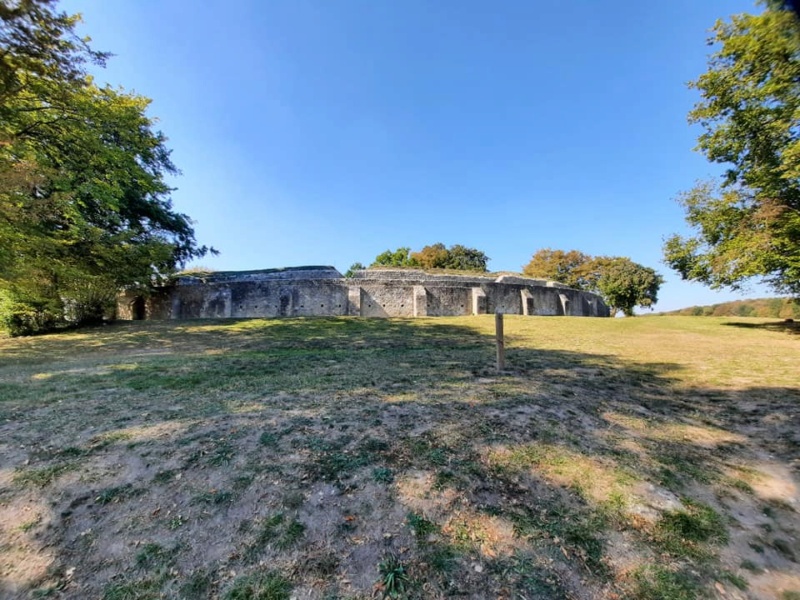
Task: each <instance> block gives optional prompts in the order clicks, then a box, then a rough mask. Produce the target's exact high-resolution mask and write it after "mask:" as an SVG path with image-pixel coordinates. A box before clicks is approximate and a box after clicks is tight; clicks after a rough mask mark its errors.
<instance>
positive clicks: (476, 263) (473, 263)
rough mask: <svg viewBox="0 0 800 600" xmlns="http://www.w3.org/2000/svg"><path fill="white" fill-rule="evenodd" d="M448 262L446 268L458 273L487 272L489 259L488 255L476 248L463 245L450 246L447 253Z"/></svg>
mask: <svg viewBox="0 0 800 600" xmlns="http://www.w3.org/2000/svg"><path fill="white" fill-rule="evenodd" d="M447 254H448V256H447V262H446V263H445V268H447V269H455V270H458V271H481V272H485V271H486V265H487V264H488V263H489V257H488V256H486V253H484V252H481V251H480V250H478V249H476V248H468V247H467V246H462V245H461V244H455V245H453V246H450V248H449V249H448V251H447Z"/></svg>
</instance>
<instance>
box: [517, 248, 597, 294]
mask: <svg viewBox="0 0 800 600" xmlns="http://www.w3.org/2000/svg"><path fill="white" fill-rule="evenodd" d="M591 260H592V257H591V256H589V255H588V254H584V253H583V252H579V251H578V250H569V251H568V252H564V251H563V250H552V249H551V248H542V249H541V250H537V251H536V252H535V253H534V255H533V256H532V257H531V260H530V262H528V264H527V265H525V266H524V267H523V268H522V272H523V274H525V275H527V276H528V277H535V278H538V279H547V280H550V281H557V282H558V283H563V284H564V285H568V286H569V287H572V288H575V289H578V290H582V289H587V288H588V287H590V283H589V281H588V280H587V277H588V276H589V275H590V272H589V271H588V269H587V267H588V266H589V263H590V262H591Z"/></svg>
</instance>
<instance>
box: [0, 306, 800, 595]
mask: <svg viewBox="0 0 800 600" xmlns="http://www.w3.org/2000/svg"><path fill="white" fill-rule="evenodd" d="M476 323H479V322H478V321H476ZM487 323H488V320H487ZM485 325H486V323H484V328H483V329H481V328H480V327H477V326H470V325H460V324H450V323H441V322H436V321H435V320H411V319H408V320H401V319H397V320H378V319H345V318H343V319H306V320H302V319H287V320H271V321H265V320H240V321H239V320H237V321H232V320H224V321H192V322H181V323H133V324H120V325H115V326H112V327H104V328H100V329H97V330H94V331H89V332H85V335H83V334H82V335H80V336H77V337H76V338H74V339H70V338H69V337H68V336H63V335H59V336H53V337H50V338H48V337H39V338H37V339H36V340H35V344H25V345H23V346H20V348H21V349H19V350H17V351H16V353H15V351H12V353H11V354H12V356H13V361H12V362H11V363H9V364H6V365H5V370H2V371H0V373H2V376H1V377H0V394H1V395H2V398H3V401H2V402H0V411H2V415H0V416H2V417H3V420H2V421H0V422H2V423H4V425H2V427H1V428H0V434H2V436H3V437H4V438H5V439H6V440H8V442H7V443H6V445H5V446H0V450H2V451H4V452H5V454H6V456H7V460H4V465H7V467H5V468H7V469H9V470H10V469H16V471H14V473H13V476H12V477H10V478H6V479H8V480H9V481H10V482H11V483H10V484H9V485H7V486H5V487H3V488H0V494H2V496H1V497H2V499H3V500H4V502H5V505H6V506H14V505H15V503H17V502H19V503H24V502H29V501H30V499H31V497H33V498H34V499H35V500H36V501H38V502H39V503H40V504H41V506H48V507H51V508H48V509H47V511H49V512H48V513H47V515H46V516H43V518H42V520H43V522H47V523H48V524H49V527H48V528H47V529H46V530H45V529H41V530H40V529H37V527H36V526H33V527H32V529H31V531H32V534H31V536H33V537H31V536H28V535H27V534H28V532H22V531H20V530H14V531H13V532H12V531H11V530H10V529H9V530H3V535H4V537H8V538H13V539H12V540H11V541H14V540H21V539H24V540H26V541H27V543H29V544H31V545H32V547H37V545H41V547H42V548H44V547H47V548H50V549H54V550H55V552H56V556H55V558H54V560H53V563H52V564H51V565H50V567H49V570H48V571H47V572H43V573H41V574H40V575H39V576H38V578H37V577H33V578H31V579H30V580H25V581H24V582H20V583H18V584H13V586H14V587H8V586H9V585H12V584H9V583H6V584H5V585H6V586H7V590H3V589H2V588H0V593H5V592H8V593H7V595H9V596H11V597H13V595H14V593H20V594H22V593H27V591H28V590H30V589H31V588H34V587H39V588H40V589H45V588H46V587H47V586H48V585H54V586H59V585H61V586H66V589H67V590H72V592H71V593H73V594H75V593H78V592H77V591H76V590H78V589H80V590H82V591H83V592H85V593H86V594H87V595H89V596H92V597H97V596H99V597H103V595H104V594H105V595H106V596H108V595H109V593H108V590H109V589H111V587H109V586H112V582H113V585H114V586H117V587H119V586H120V585H123V584H124V585H129V584H130V585H133V586H134V587H135V586H136V585H138V586H140V589H139V592H141V593H142V594H146V593H155V592H153V589H155V590H159V591H160V592H161V593H165V594H170V593H173V592H175V591H176V590H178V589H183V588H182V587H181V586H183V585H184V584H185V583H186V581H184V580H183V579H182V578H190V577H191V576H192V574H195V575H196V574H197V573H201V572H202V573H204V574H209V573H217V572H219V573H227V572H230V571H236V572H247V571H248V570H252V569H253V565H254V564H257V563H259V562H267V563H270V564H272V563H275V564H281V565H284V571H285V572H287V573H292V574H293V575H292V577H293V582H294V584H295V585H306V586H312V585H318V586H322V588H320V589H328V590H329V591H330V592H331V593H333V592H334V591H336V589H338V588H336V589H334V588H335V587H336V586H335V585H334V583H333V579H335V578H334V577H333V576H332V575H331V574H330V573H328V574H327V575H325V576H323V575H320V573H317V572H314V573H311V572H310V571H308V569H307V568H306V567H305V566H303V565H304V564H305V563H308V564H317V562H318V563H319V564H321V565H323V566H324V565H328V566H324V568H325V569H328V570H329V571H330V570H331V569H332V570H333V571H334V572H336V573H340V574H341V573H347V574H348V577H350V580H352V581H354V582H355V583H354V585H355V586H357V589H360V590H369V589H370V586H371V584H372V583H374V578H375V572H376V570H375V569H376V564H377V561H378V559H379V557H381V556H382V555H384V554H385V553H387V552H388V553H393V554H397V555H398V556H403V557H404V560H405V561H406V562H407V563H409V564H411V565H412V566H413V569H412V574H413V573H414V572H416V573H417V575H416V577H417V578H422V579H424V580H425V582H427V583H428V584H429V585H432V586H434V589H436V590H438V592H439V593H443V594H459V595H464V596H465V597H476V598H478V597H486V594H487V593H489V591H491V592H492V594H495V595H499V594H502V593H504V592H503V590H506V591H508V590H513V591H515V592H516V593H518V594H522V595H525V596H526V597H534V598H535V597H542V598H545V597H558V596H559V595H561V596H568V595H570V594H572V595H575V594H578V595H577V597H581V596H580V594H579V592H578V590H580V589H581V586H582V585H584V584H585V585H586V586H587V587H586V590H587V591H586V592H585V593H584V595H585V596H586V597H592V595H593V594H599V593H600V592H601V591H602V590H606V591H607V590H609V589H612V590H614V589H616V590H624V588H625V586H626V585H628V584H629V582H627V581H625V580H616V579H615V575H614V573H615V572H617V571H618V570H620V571H621V570H622V569H620V568H619V565H617V564H616V563H615V560H616V554H617V552H616V549H615V548H614V547H613V545H612V544H613V540H614V539H615V536H618V535H626V536H628V539H629V542H628V543H629V544H630V543H633V544H634V546H636V547H638V548H639V552H640V554H641V556H640V557H639V559H637V560H641V561H642V564H645V563H647V561H648V560H649V559H648V558H647V557H648V556H651V555H652V552H653V551H655V552H659V551H660V550H659V548H658V547H655V546H654V547H653V548H650V545H651V542H650V541H648V540H649V539H650V538H649V537H648V536H649V535H650V534H651V533H652V532H651V531H650V530H648V529H647V527H651V526H653V525H652V524H651V525H647V524H645V525H642V523H641V522H637V523H634V524H631V522H629V521H627V520H626V519H628V516H626V515H627V513H626V512H625V511H626V510H627V509H629V508H631V507H630V506H629V504H630V502H633V500H630V499H628V498H625V497H622V496H623V495H624V494H625V493H627V492H628V490H629V489H632V487H633V484H634V483H636V482H644V483H646V484H649V485H651V486H657V487H658V488H659V489H663V490H664V492H663V493H664V494H665V495H667V496H669V497H670V498H674V499H677V498H679V497H682V496H684V495H687V496H692V495H694V496H697V497H700V498H704V499H708V498H709V497H710V498H714V497H717V496H718V494H719V491H720V489H723V490H726V493H729V494H732V493H738V492H739V491H741V490H746V489H747V488H746V487H745V485H748V486H750V488H751V490H752V488H753V486H752V485H750V484H748V483H747V482H746V481H745V482H743V483H742V484H741V485H739V487H738V488H737V487H735V486H734V487H733V488H732V489H729V488H730V487H731V486H730V485H729V484H727V483H725V482H726V481H727V480H726V478H730V474H729V473H730V470H731V464H734V463H735V464H742V465H747V464H749V463H750V462H753V461H755V459H756V458H758V456H757V455H758V453H759V452H760V451H765V452H771V453H774V454H776V455H778V456H780V457H781V459H782V460H785V462H786V463H791V461H792V460H796V459H797V458H798V446H799V445H800V444H798V441H797V440H796V439H795V438H793V437H792V436H793V429H792V428H793V423H797V422H798V419H800V408H799V407H800V395H799V394H798V391H797V390H796V389H789V388H770V387H768V386H764V387H761V388H749V389H746V390H716V389H698V388H690V389H687V388H685V387H681V385H679V384H680V372H681V369H682V368H683V367H682V366H681V365H679V364H675V363H644V362H632V361H622V360H620V359H619V358H617V357H615V356H611V355H604V354H600V353H591V352H574V351H566V350H553V349H537V348H524V347H517V346H515V345H514V344H510V345H509V347H508V349H507V362H508V365H509V369H508V371H507V372H505V373H504V374H502V375H498V374H497V373H495V371H494V368H493V364H494V346H493V336H492V335H491V332H490V331H489V330H488V329H487V328H486V327H485ZM543 326H546V322H543ZM510 338H511V339H512V340H513V339H514V337H513V335H512V336H510ZM775 415H780V418H775ZM12 444H13V445H14V447H13V448H12ZM543 448H544V449H546V451H544V450H542V449H543ZM26 461H27V462H26ZM743 472H744V471H743ZM720 486H723V487H720ZM724 486H728V487H724ZM606 488H607V489H606ZM748 493H750V494H751V496H753V494H754V492H752V491H751V492H748ZM327 497H331V498H332V499H331V500H330V501H326V502H324V503H323V502H322V501H321V500H319V498H327ZM101 499H106V500H107V501H102V502H101ZM676 501H677V500H676ZM752 501H753V502H758V501H760V500H758V498H757V497H755V496H753V499H752ZM34 504H36V503H34ZM167 507H169V508H167ZM42 510H43V511H44V509H42ZM649 510H650V509H649ZM719 510H724V508H723V507H720V508H719ZM772 510H778V511H788V509H786V508H785V507H780V506H778V508H774V507H773V508H772ZM409 511H417V512H419V514H423V515H425V517H426V518H427V519H429V520H430V521H431V523H433V524H434V525H435V528H433V529H432V530H431V533H430V535H429V537H426V538H424V539H420V538H418V536H417V537H414V534H413V533H412V532H410V531H409V528H408V526H407V525H403V524H402V523H403V519H404V517H405V516H406V514H407V513H408V512H409ZM787 514H788V513H787ZM277 515H280V518H278V516H277ZM286 515H292V516H291V518H289V516H286ZM274 523H280V524H281V527H284V526H285V528H286V529H287V531H288V528H289V527H290V526H291V525H292V524H295V525H294V526H295V530H296V535H294V534H293V536H292V537H291V543H289V542H287V541H286V540H284V538H285V537H286V536H287V535H288V534H287V532H285V531H283V529H280V527H277V526H273V525H270V524H274ZM270 527H271V529H270ZM771 527H773V528H774V529H778V528H779V526H778V525H777V524H775V523H773V524H772V525H771ZM640 528H642V529H641V530H640ZM112 531H113V532H115V533H114V534H112V533H111V532H112ZM507 531H513V536H509V535H507ZM86 532H90V533H89V534H87V533H86ZM91 532H93V533H91ZM265 532H266V533H265ZM34 534H35V535H34ZM771 535H772V538H774V537H775V536H774V534H771ZM270 536H272V537H270ZM387 536H388V537H387ZM504 536H505V537H504ZM273 538H274V539H273ZM512 538H513V539H512ZM772 538H769V540H767V541H763V542H758V543H762V546H764V545H766V546H768V542H769V541H770V540H771V539H772ZM141 540H150V543H151V544H156V545H157V548H161V549H162V550H159V552H154V556H157V557H158V556H162V555H163V556H166V555H167V550H169V552H173V550H174V555H175V557H176V558H170V559H169V561H167V560H166V559H165V560H164V564H163V565H160V566H159V565H156V566H154V567H152V568H150V569H149V571H148V572H146V573H145V572H142V568H141V566H140V565H139V566H137V564H138V563H137V558H136V557H137V552H139V551H137V550H136V548H137V546H136V545H135V544H133V542H136V543H137V544H138V543H140V542H141ZM259 540H261V542H259ZM754 543H756V542H754ZM126 544H130V549H128V546H127V545H126ZM637 545H638V546H637ZM321 546H324V548H322V549H323V550H325V551H330V552H331V553H332V554H333V555H335V556H339V557H342V558H341V559H340V560H341V561H343V564H340V565H339V566H334V567H330V564H333V563H331V561H329V560H328V561H327V562H326V560H323V559H322V558H321V559H319V560H318V561H317V562H314V560H311V559H310V557H316V556H317V554H318V553H319V552H320V551H321V550H320V548H321ZM154 547H155V546H154ZM199 548H214V551H213V552H210V553H208V554H205V553H203V552H198V551H197V550H198V549H199ZM404 548H405V550H404ZM648 548H650V549H649V550H648ZM409 549H410V550H409ZM774 554H775V553H774V552H773V554H770V553H769V552H761V553H760V554H759V556H760V558H757V560H760V561H761V563H763V564H764V566H765V567H769V568H770V569H771V570H773V571H776V572H780V571H781V569H785V568H786V565H787V564H788V563H787V561H788V560H789V559H788V558H785V557H784V558H781V557H780V556H777V555H774ZM773 555H774V556H773ZM170 556H172V555H170ZM692 556H693V555H692ZM323 558H324V557H323ZM690 559H691V556H690ZM674 560H675V562H676V564H677V563H679V562H680V561H681V560H686V557H685V556H675V557H674ZM691 560H693V559H691ZM691 560H690V561H689V565H690V567H691V568H688V569H686V578H687V581H684V582H683V583H685V584H686V585H706V584H708V583H709V582H710V581H712V579H711V578H712V573H711V572H710V571H706V570H703V569H704V567H702V566H698V565H697V564H692V563H691ZM748 560H751V559H750V558H748ZM753 560H756V559H753ZM770 561H771V562H770ZM781 561H783V562H781ZM667 562H668V561H667ZM484 563H485V565H486V568H483V567H481V568H480V569H476V568H475V567H474V565H479V566H480V565H481V564H484ZM148 564H149V563H148ZM759 564H760V563H759ZM74 565H80V567H79V570H78V572H77V575H74V576H70V577H68V576H66V575H65V573H66V569H67V568H68V567H69V566H74ZM177 565H180V569H178V568H177ZM322 568H323V567H319V569H322ZM677 568H678V567H676V569H677ZM137 569H138V570H137ZM691 572H694V573H700V574H701V575H700V576H698V575H696V574H695V575H693V574H691ZM175 573H183V574H184V575H179V574H175ZM320 577H321V578H322V582H321V583H320V581H319V578H320ZM208 578H209V580H210V581H211V580H213V581H216V582H217V583H215V584H214V585H217V586H220V588H219V590H218V591H221V592H224V590H225V589H227V588H225V585H227V584H226V583H225V582H224V578H223V579H220V578H219V577H212V576H211V575H208ZM120 579H121V580H122V583H120ZM581 580H584V582H583V583H582V582H581ZM220 581H222V583H220ZM154 582H155V583H154ZM687 582H688V583H687ZM231 585H233V584H231ZM336 585H338V584H336ZM421 585H422V584H420V586H421ZM80 586H84V587H82V588H81V587H80ZM325 586H327V587H325ZM151 588H152V589H151ZM114 589H116V588H114ZM8 590H11V591H8ZM104 590H105V592H104ZM83 592H82V593H83ZM135 592H136V590H135V589H134V590H133V592H131V594H132V595H133V596H135ZM203 593H208V590H205V591H204V592H203ZM598 597H599V596H598Z"/></svg>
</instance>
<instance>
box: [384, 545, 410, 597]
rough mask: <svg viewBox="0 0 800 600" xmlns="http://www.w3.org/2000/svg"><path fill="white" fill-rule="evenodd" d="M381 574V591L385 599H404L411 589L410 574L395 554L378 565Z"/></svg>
mask: <svg viewBox="0 0 800 600" xmlns="http://www.w3.org/2000/svg"><path fill="white" fill-rule="evenodd" d="M378 572H379V573H380V581H379V582H378V584H379V589H380V590H381V592H382V593H383V597H384V598H403V597H405V595H406V592H407V591H408V587H409V581H410V580H409V578H408V572H407V570H406V567H405V565H404V564H403V563H402V562H400V559H398V558H397V557H396V556H394V555H393V554H390V555H388V556H386V557H384V559H383V560H382V561H381V562H380V563H379V564H378Z"/></svg>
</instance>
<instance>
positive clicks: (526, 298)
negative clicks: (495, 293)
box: [520, 288, 536, 316]
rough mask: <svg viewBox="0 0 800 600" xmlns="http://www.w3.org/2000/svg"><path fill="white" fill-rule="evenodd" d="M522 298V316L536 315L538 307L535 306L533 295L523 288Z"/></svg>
mask: <svg viewBox="0 0 800 600" xmlns="http://www.w3.org/2000/svg"><path fill="white" fill-rule="evenodd" d="M520 296H522V314H523V315H525V316H530V315H535V314H536V307H535V306H534V305H533V294H531V291H530V290H529V289H527V288H522V290H521V291H520Z"/></svg>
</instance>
